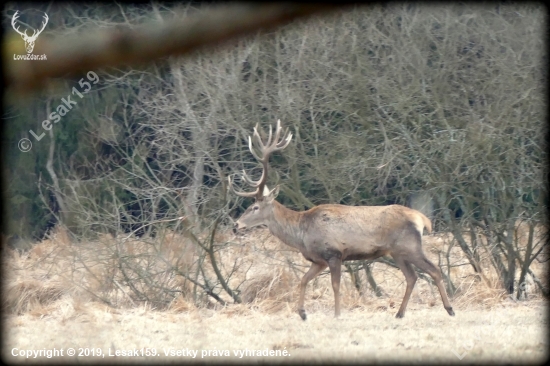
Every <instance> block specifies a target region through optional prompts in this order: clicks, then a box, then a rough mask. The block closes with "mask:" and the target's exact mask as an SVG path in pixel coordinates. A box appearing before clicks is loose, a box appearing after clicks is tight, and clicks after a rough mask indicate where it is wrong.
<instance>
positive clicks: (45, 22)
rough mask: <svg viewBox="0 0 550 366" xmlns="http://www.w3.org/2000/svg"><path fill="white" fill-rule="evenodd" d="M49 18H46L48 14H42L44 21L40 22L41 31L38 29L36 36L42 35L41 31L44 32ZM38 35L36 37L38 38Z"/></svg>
mask: <svg viewBox="0 0 550 366" xmlns="http://www.w3.org/2000/svg"><path fill="white" fill-rule="evenodd" d="M49 19H50V18H48V14H46V13H44V21H43V22H42V29H40V30H39V31H38V34H40V33H42V31H43V30H44V28H46V25H47V24H48V20H49ZM38 34H37V35H36V36H38Z"/></svg>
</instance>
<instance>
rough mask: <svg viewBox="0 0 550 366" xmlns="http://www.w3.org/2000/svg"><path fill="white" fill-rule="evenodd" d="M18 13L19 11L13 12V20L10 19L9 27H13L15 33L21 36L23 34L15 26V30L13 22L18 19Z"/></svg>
mask: <svg viewBox="0 0 550 366" xmlns="http://www.w3.org/2000/svg"><path fill="white" fill-rule="evenodd" d="M18 13H19V10H16V11H15V14H13V18H11V26H12V27H13V29H15V31H16V32H17V33H19V34H21V35H23V33H22V32H21V31H20V30H19V26H17V28H15V21H16V20H17V19H18V18H19V15H17V14H18ZM26 35H27V34H26V31H25V36H26Z"/></svg>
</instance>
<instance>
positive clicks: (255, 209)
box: [252, 206, 260, 211]
mask: <svg viewBox="0 0 550 366" xmlns="http://www.w3.org/2000/svg"><path fill="white" fill-rule="evenodd" d="M259 209H260V206H254V207H252V211H258V210H259Z"/></svg>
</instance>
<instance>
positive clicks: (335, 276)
mask: <svg viewBox="0 0 550 366" xmlns="http://www.w3.org/2000/svg"><path fill="white" fill-rule="evenodd" d="M328 268H329V269H330V277H331V279H332V290H333V291H334V316H335V317H339V316H340V278H341V272H342V260H341V259H340V258H338V257H333V258H331V259H330V260H329V261H328Z"/></svg>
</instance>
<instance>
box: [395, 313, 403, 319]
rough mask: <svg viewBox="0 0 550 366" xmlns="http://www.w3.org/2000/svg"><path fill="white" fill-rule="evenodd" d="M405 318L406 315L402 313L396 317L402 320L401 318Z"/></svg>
mask: <svg viewBox="0 0 550 366" xmlns="http://www.w3.org/2000/svg"><path fill="white" fill-rule="evenodd" d="M404 316H405V314H402V313H400V312H399V313H397V315H395V317H396V318H397V319H401V318H402V317H404Z"/></svg>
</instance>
